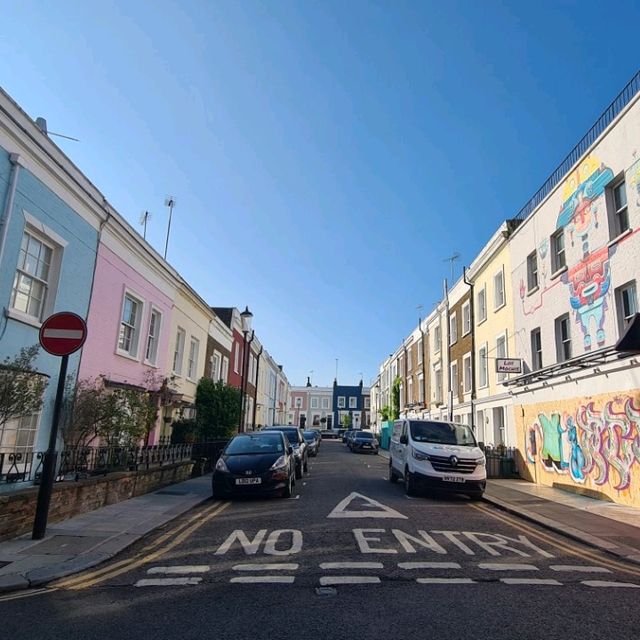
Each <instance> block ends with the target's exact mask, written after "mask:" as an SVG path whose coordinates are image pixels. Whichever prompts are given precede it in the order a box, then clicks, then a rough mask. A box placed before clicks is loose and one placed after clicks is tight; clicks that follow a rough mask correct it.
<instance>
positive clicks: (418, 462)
mask: <svg viewBox="0 0 640 640" xmlns="http://www.w3.org/2000/svg"><path fill="white" fill-rule="evenodd" d="M389 453H390V458H389V480H390V481H391V482H397V481H398V480H399V479H400V478H402V479H403V480H404V487H405V491H406V492H407V494H408V495H412V494H414V493H416V492H417V491H418V489H420V488H424V489H429V488H431V489H441V490H444V491H454V492H456V493H465V494H467V495H468V496H469V497H470V498H473V499H479V498H481V497H482V494H483V493H484V489H485V486H486V483H487V468H486V459H485V457H484V453H483V452H482V449H480V448H479V447H478V443H477V442H476V439H475V437H474V435H473V431H471V429H470V428H469V427H468V426H466V425H464V424H457V423H452V422H440V421H438V420H409V419H402V420H396V421H395V422H394V423H393V433H392V434H391V444H390V447H389Z"/></svg>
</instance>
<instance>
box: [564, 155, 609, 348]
mask: <svg viewBox="0 0 640 640" xmlns="http://www.w3.org/2000/svg"><path fill="white" fill-rule="evenodd" d="M611 180H613V171H612V170H611V169H610V168H609V167H605V165H604V164H601V163H599V162H598V160H597V159H596V158H595V156H592V155H590V156H587V157H586V158H585V160H584V161H583V162H582V164H581V165H580V167H578V168H577V169H576V170H575V171H574V172H573V174H572V175H571V176H570V177H569V178H568V179H567V181H566V182H565V184H564V186H563V204H562V207H561V208H560V213H559V215H558V220H557V224H556V228H557V229H565V230H566V231H568V235H569V239H570V242H571V246H572V247H574V246H575V244H576V243H579V251H580V256H581V257H580V259H579V260H578V261H577V262H576V263H574V264H568V265H567V267H568V269H567V271H566V272H565V273H563V274H562V282H564V283H565V284H566V285H568V287H569V292H570V303H571V307H572V309H573V310H574V312H575V319H576V322H577V323H578V324H579V325H580V328H581V329H582V333H583V336H584V350H585V351H589V350H590V349H591V348H592V346H593V344H594V333H595V343H596V344H597V346H599V347H601V346H603V345H604V343H605V332H604V320H605V313H606V311H607V299H606V296H607V293H608V292H609V288H610V286H611V269H610V261H609V258H610V257H611V255H612V252H613V251H614V250H615V247H614V248H613V249H611V248H609V247H608V246H607V244H606V240H607V237H606V234H598V235H599V236H601V237H602V239H603V243H602V244H603V246H601V247H594V246H593V236H594V235H595V233H594V232H595V230H596V229H598V226H599V224H600V221H599V219H598V214H599V212H600V211H601V210H602V211H604V210H605V207H604V193H605V188H606V186H607V184H609V182H611ZM603 217H604V216H603ZM605 219H606V218H605Z"/></svg>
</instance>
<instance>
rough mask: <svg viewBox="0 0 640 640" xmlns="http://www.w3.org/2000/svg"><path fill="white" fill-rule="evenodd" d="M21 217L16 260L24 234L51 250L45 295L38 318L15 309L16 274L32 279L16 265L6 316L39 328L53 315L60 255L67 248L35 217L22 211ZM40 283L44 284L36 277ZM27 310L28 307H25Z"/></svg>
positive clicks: (65, 244)
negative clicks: (21, 229)
mask: <svg viewBox="0 0 640 640" xmlns="http://www.w3.org/2000/svg"><path fill="white" fill-rule="evenodd" d="M23 216H24V219H25V226H24V229H23V231H22V236H21V237H20V250H19V253H18V259H19V256H20V253H21V250H22V241H23V239H24V236H25V234H28V235H30V236H32V237H33V238H35V239H36V240H37V241H38V242H40V243H42V244H44V245H46V246H47V247H48V248H49V249H50V250H51V260H50V263H49V272H48V274H47V280H46V283H45V293H44V296H43V300H42V303H41V305H40V313H39V315H38V316H34V315H32V314H29V313H26V312H24V311H22V309H19V308H17V307H15V306H14V305H15V289H16V278H17V276H18V272H21V273H25V274H27V276H28V277H32V275H31V274H28V272H26V271H23V269H20V268H19V267H18V263H16V265H15V269H14V277H13V282H12V284H11V291H10V294H9V305H8V308H7V310H6V314H7V316H8V317H10V318H14V319H16V320H19V321H21V322H24V323H26V324H30V325H32V326H35V327H38V328H39V327H40V326H41V324H42V319H43V318H46V317H47V316H49V315H51V313H53V310H54V308H55V301H56V296H57V292H58V283H59V281H60V266H61V264H62V255H63V252H64V249H65V247H66V246H67V244H68V243H67V241H66V240H65V239H64V238H62V237H61V236H60V235H58V234H57V233H56V232H55V231H53V230H52V229H50V228H49V227H48V226H47V225H45V224H44V223H42V222H41V221H40V220H38V219H37V218H36V217H34V216H32V215H31V214H30V213H28V212H26V211H23ZM36 279H37V280H39V281H40V282H45V281H43V280H41V279H39V278H37V277H36ZM27 309H28V306H27Z"/></svg>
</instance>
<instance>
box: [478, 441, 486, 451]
mask: <svg viewBox="0 0 640 640" xmlns="http://www.w3.org/2000/svg"><path fill="white" fill-rule="evenodd" d="M478 447H479V448H480V449H481V450H482V451H484V449H485V447H484V442H478Z"/></svg>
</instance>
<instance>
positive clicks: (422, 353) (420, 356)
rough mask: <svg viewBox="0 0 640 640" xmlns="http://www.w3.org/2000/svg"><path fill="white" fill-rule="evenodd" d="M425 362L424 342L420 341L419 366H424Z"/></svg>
mask: <svg viewBox="0 0 640 640" xmlns="http://www.w3.org/2000/svg"><path fill="white" fill-rule="evenodd" d="M423 360H424V340H423V339H422V338H420V340H418V364H422V362H423Z"/></svg>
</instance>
